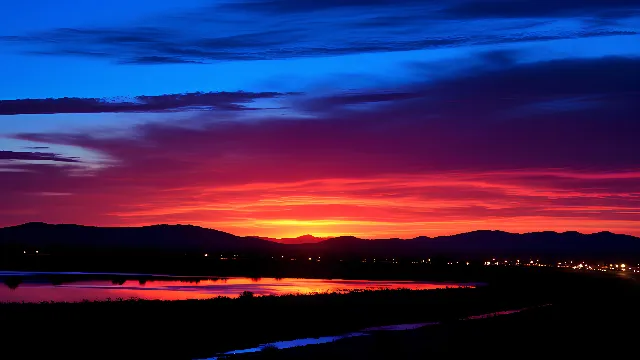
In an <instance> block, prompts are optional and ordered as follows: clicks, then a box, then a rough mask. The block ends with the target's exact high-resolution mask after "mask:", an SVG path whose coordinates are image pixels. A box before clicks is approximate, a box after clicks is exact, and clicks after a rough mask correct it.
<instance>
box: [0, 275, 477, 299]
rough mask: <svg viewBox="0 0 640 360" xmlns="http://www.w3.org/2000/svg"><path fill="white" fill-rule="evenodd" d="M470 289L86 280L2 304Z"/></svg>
mask: <svg viewBox="0 0 640 360" xmlns="http://www.w3.org/2000/svg"><path fill="white" fill-rule="evenodd" d="M460 286H467V285H465V284H454V283H427V282H413V281H369V280H323V279H294V278H285V279H274V278H260V279H256V278H253V279H252V278H228V279H203V280H199V281H184V280H182V281H181V280H179V279H176V280H158V281H155V280H153V281H146V282H144V281H142V282H141V281H138V280H127V281H125V282H124V283H122V284H114V283H112V282H110V281H107V280H86V281H78V282H72V283H66V284H62V285H52V284H48V283H42V282H29V281H25V282H24V283H23V284H20V285H19V286H18V287H17V288H16V289H10V288H9V287H7V286H3V285H0V301H8V302H20V301H25V302H39V301H58V302H59V301H67V302H78V301H83V300H106V299H112V300H116V299H119V298H121V299H130V298H139V299H149V300H186V299H208V298H214V297H218V296H227V297H238V296H239V295H240V294H241V293H242V292H243V291H251V292H253V293H254V294H256V295H282V294H309V293H323V292H343V291H350V290H357V289H401V288H406V289H412V290H429V289H439V288H446V287H460Z"/></svg>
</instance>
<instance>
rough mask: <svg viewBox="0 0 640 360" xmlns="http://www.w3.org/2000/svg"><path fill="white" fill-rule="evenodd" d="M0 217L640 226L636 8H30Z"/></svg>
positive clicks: (6, 115)
mask: <svg viewBox="0 0 640 360" xmlns="http://www.w3.org/2000/svg"><path fill="white" fill-rule="evenodd" d="M0 81H1V83H0V203H1V204H2V206H0V226H10V225H16V224H21V223H25V222H31V221H42V222H49V223H76V224H84V225H96V226H141V225H151V224H194V225H199V226H203V227H209V228H215V229H219V230H223V231H227V232H231V233H234V234H237V235H259V236H265V237H276V238H277V237H295V236H299V235H303V234H313V235H315V236H336V235H344V234H346V235H356V236H361V237H365V238H385V237H399V238H412V237H415V236H419V235H426V236H437V235H447V234H456V233H461V232H466V231H472V230H478V229H494V230H504V231H511V232H531V231H542V230H553V231H580V232H585V233H593V232H599V231H612V232H617V233H625V234H631V235H637V236H640V141H639V135H640V120H639V119H640V116H639V113H640V111H639V110H640V102H639V101H638V99H640V97H639V95H640V4H638V3H637V2H632V1H627V0H555V1H536V0H518V1H507V0H434V1H428V2H427V1H420V0H393V1H386V0H218V1H205V0H182V1H180V2H175V1H157V0H154V1H151V0H136V1H130V0H128V1H125V0H112V1H109V2H105V1H98V0H85V1H82V2H77V1H72V0H66V1H55V0H32V1H28V2H27V1H23V2H17V1H13V2H9V3H8V4H5V5H3V11H2V12H0Z"/></svg>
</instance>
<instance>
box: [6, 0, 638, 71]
mask: <svg viewBox="0 0 640 360" xmlns="http://www.w3.org/2000/svg"><path fill="white" fill-rule="evenodd" d="M637 10H638V7H637V6H633V5H630V4H629V2H626V1H618V0H615V1H597V0H590V1H586V2H585V1H574V0H560V1H545V2H540V1H529V0H527V1H517V2H510V1H498V0H494V1H465V0H440V1H435V2H425V1H416V0H405V1H382V0H366V1H356V0H349V1H335V0H321V1H308V0H304V1H302V0H300V1H293V0H265V1H259V0H258V1H235V2H231V3H223V4H220V5H217V6H209V7H204V8H202V9H201V10H200V11H194V12H188V13H182V14H177V15H174V14H172V15H170V16H169V15H167V16H164V17H160V18H158V19H155V20H151V21H149V20H146V21H145V23H144V25H142V24H136V23H133V24H131V25H130V26H120V27H109V26H105V27H97V26H96V27H86V28H60V29H52V30H49V31H43V32H39V33H33V34H6V35H5V36H2V37H0V41H2V42H3V43H4V44H5V45H7V44H14V45H17V46H18V50H19V51H26V52H31V53H37V54H48V55H59V56H81V57H91V58H103V59H111V60H114V61H116V62H119V63H126V64H141V65H149V64H198V63H212V62H215V61H231V60H270V59H288V58H299V57H322V56H337V55H348V54H361V53H371V52H391V51H408V50H420V49H434V48H443V47H461V46H474V45H497V44H504V43H516V42H531V41H549V40H558V39H575V38H588V37H596V36H624V35H629V36H632V35H637V28H634V27H630V26H628V25H624V24H622V23H620V22H618V21H617V19H618V18H624V17H630V16H634V14H636V15H637ZM274 14H277V16H274ZM616 14H618V15H617V16H616ZM578 15H579V17H577V18H575V16H578ZM604 16H606V17H607V22H603V21H601V20H602V18H603V17H604ZM570 17H574V18H570ZM540 19H544V21H541V20H540ZM595 21H599V22H598V26H592V25H593V24H594V23H595ZM187 29H188V30H187ZM265 29H269V30H265Z"/></svg>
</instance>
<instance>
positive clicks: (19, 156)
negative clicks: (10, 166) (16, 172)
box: [0, 151, 79, 163]
mask: <svg viewBox="0 0 640 360" xmlns="http://www.w3.org/2000/svg"><path fill="white" fill-rule="evenodd" d="M0 160H30V161H33V160H39V161H43V160H46V161H56V162H67V163H75V162H79V160H78V159H75V158H69V157H64V156H61V155H60V154H54V153H44V152H26V151H0Z"/></svg>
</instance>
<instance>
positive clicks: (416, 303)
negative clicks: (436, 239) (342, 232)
mask: <svg viewBox="0 0 640 360" xmlns="http://www.w3.org/2000/svg"><path fill="white" fill-rule="evenodd" d="M512 270H516V269H507V268H505V269H504V270H503V272H502V273H495V274H494V275H493V278H492V279H491V280H490V281H489V283H490V284H489V285H488V286H483V287H479V288H476V289H471V288H467V289H446V290H429V291H409V290H400V291H362V292H353V293H349V294H343V295H338V294H319V295H312V296H279V297H275V296H273V297H255V296H253V295H252V294H244V295H243V296H242V297H240V298H238V299H228V298H218V299H212V300H194V301H171V302H168V301H111V302H85V303H75V304H71V303H43V304H0V323H1V324H2V327H3V343H4V344H5V350H4V355H5V356H6V358H37V357H45V356H46V357H55V358H58V357H60V358H67V359H70V358H92V359H95V358H121V359H122V358H131V359H134V358H135V359H140V358H149V359H151V358H157V359H192V358H202V357H208V356H212V355H214V354H215V353H218V352H224V351H228V350H233V349H241V348H246V347H253V346H257V345H258V344H262V343H267V342H272V341H277V340H287V339H296V338H302V337H312V336H326V335H338V334H341V333H345V332H350V331H356V330H359V329H362V328H365V327H369V326H379V325H389V324H399V323H414V322H425V321H438V320H440V321H446V322H447V323H448V324H450V325H446V329H449V326H451V330H446V331H445V332H443V333H442V334H440V335H438V336H439V337H440V338H442V339H444V340H442V341H441V343H442V344H444V345H442V347H440V348H433V349H431V348H430V350H429V351H435V352H436V353H438V352H440V353H447V351H457V352H460V351H462V350H460V349H462V348H463V347H462V346H461V345H464V344H465V343H464V341H466V340H464V337H462V336H467V337H471V338H472V336H470V334H471V333H472V332H474V331H475V332H476V335H477V336H478V339H484V340H486V341H489V340H490V341H492V343H491V345H487V344H484V345H482V344H481V343H479V342H478V343H477V344H475V345H473V346H472V347H470V348H469V351H470V353H471V349H476V348H478V349H481V350H482V346H485V348H484V349H485V350H486V349H488V348H492V349H494V350H495V351H501V350H500V347H501V346H507V345H508V344H507V345H505V344H504V341H503V338H499V337H496V338H493V337H490V336H489V335H487V334H501V333H500V332H499V329H497V328H494V327H492V326H493V325H491V326H490V327H488V328H486V329H485V328H482V327H480V328H478V329H475V330H474V328H472V327H473V326H479V325H473V324H471V323H469V325H463V327H458V326H459V324H457V321H455V319H458V318H461V317H465V316H468V315H472V314H481V313H486V312H491V311H497V310H504V309H513V308H520V307H527V306H532V305H539V304H546V303H553V304H554V305H553V306H552V308H553V309H560V310H553V311H554V313H552V314H551V315H549V314H547V315H539V316H537V315H536V316H533V317H530V318H527V317H524V318H523V319H524V320H523V321H522V322H519V323H518V324H517V326H516V325H510V326H508V327H507V329H506V330H501V331H503V333H504V334H503V335H500V336H505V338H504V339H511V338H513V337H514V336H515V335H514V334H516V333H519V332H521V331H526V332H528V333H536V331H534V330H532V329H531V328H535V329H538V330H537V331H541V332H545V331H546V332H549V331H551V332H554V331H559V330H556V329H555V328H554V327H556V326H560V325H561V326H562V327H563V328H565V329H566V331H567V334H578V333H585V332H587V330H591V328H592V327H587V328H584V327H583V325H584V324H583V323H579V322H575V323H574V322H567V323H563V324H560V325H559V324H557V323H555V322H553V321H555V319H556V317H557V316H560V315H558V314H563V313H564V312H565V311H567V314H569V315H568V316H569V318H568V319H569V320H571V321H578V319H577V317H578V316H577V315H576V314H580V313H581V311H585V313H584V314H582V315H584V316H590V314H591V313H593V312H596V313H597V314H600V315H602V314H608V313H609V314H611V316H610V321H611V322H612V324H613V325H611V324H610V326H609V327H613V329H617V328H618V327H620V326H621V325H624V324H626V325H629V324H633V323H634V321H635V320H637V314H638V312H637V309H635V308H631V307H629V306H628V305H629V304H635V303H634V301H637V300H638V299H639V298H638V291H637V286H634V285H632V284H633V280H630V278H626V277H623V276H620V275H610V274H604V273H598V274H593V273H579V272H567V271H558V270H554V269H533V268H531V269H521V270H519V271H518V272H513V271H512ZM625 275H628V274H625ZM579 309H583V310H579ZM557 311H560V312H559V313H556V312H557ZM634 311H635V312H634ZM572 314H573V315H572ZM514 316H515V315H514ZM527 316H529V315H527ZM600 318H601V319H604V318H603V317H602V316H601V317H600ZM606 318H609V317H608V316H607V317H606ZM539 319H541V320H544V321H547V322H540V321H539ZM496 321H498V320H497V319H496ZM481 323H483V320H478V321H477V324H481ZM594 324H597V326H600V325H602V323H594ZM443 326H445V325H443ZM464 326H470V328H465V327H464ZM514 326H516V327H514ZM576 326H577V327H576ZM635 326H637V325H635ZM593 330H600V329H598V328H593ZM422 331H427V332H428V331H431V330H419V331H416V332H411V334H413V335H411V336H416V337H417V338H414V340H407V339H405V338H403V337H402V336H404V335H402V336H401V335H399V334H397V335H398V336H401V337H399V338H397V339H396V338H389V339H386V338H385V339H382V340H381V341H380V342H378V341H376V343H380V346H381V347H383V348H384V349H383V348H380V351H377V352H376V353H380V354H382V353H383V350H384V351H386V352H385V354H387V355H388V356H390V357H387V358H400V357H398V356H395V355H393V356H392V354H391V352H392V351H396V352H397V351H401V350H400V349H398V347H397V346H400V345H402V344H404V342H405V341H408V342H409V343H415V342H416V341H417V339H420V338H422V336H425V338H422V339H423V340H424V341H417V342H418V343H424V342H425V341H426V340H425V339H430V338H429V336H431V335H429V334H425V335H420V334H422ZM434 331H435V330H434ZM509 331H510V332H511V333H509ZM571 331H574V332H576V333H571ZM458 333H459V334H461V335H457V334H458ZM407 334H409V333H407ZM465 334H466V335H465ZM380 336H386V335H380ZM389 336H392V337H393V336H396V335H394V334H391V335H389ZM457 336H460V338H456V337H457ZM495 336H498V335H495ZM507 336H510V337H507ZM526 340H527V339H526V338H523V339H522V341H526ZM345 341H355V342H358V343H354V345H353V349H359V350H357V353H359V354H362V355H363V356H357V357H355V358H367V356H364V355H367V354H369V355H372V354H373V352H374V350H372V349H369V347H368V346H369V345H370V344H369V345H367V343H366V341H371V339H364V338H363V339H352V340H345ZM359 341H365V343H359ZM510 341H514V340H510ZM555 341H556V343H557V342H558V340H555ZM607 341H609V340H607ZM427 343H431V341H427ZM342 344H344V343H342V342H336V343H335V344H332V345H327V346H328V347H326V348H321V345H319V347H318V349H319V350H318V351H325V350H320V349H329V350H326V351H329V352H331V351H333V350H330V348H332V347H336V346H337V347H340V346H343V345H342ZM385 344H386V345H385ZM446 344H449V345H448V346H450V347H447V345H446ZM456 344H457V345H456ZM345 346H346V345H345ZM416 346H417V347H416ZM523 346H529V347H531V348H540V347H544V348H547V349H548V350H547V351H552V350H551V348H549V347H547V346H546V345H545V344H540V343H537V342H527V343H523ZM347 347H349V346H347ZM374 349H375V348H374ZM407 349H408V350H407V351H409V352H410V353H413V354H414V355H415V354H418V353H419V354H422V352H424V351H426V350H424V348H422V347H421V346H418V345H415V344H414V347H413V348H407ZM291 351H306V349H301V350H291ZM341 351H342V350H341ZM353 351H356V350H353ZM402 351H404V350H402ZM413 351H418V353H416V352H413ZM486 351H488V350H486ZM314 352H315V350H314ZM268 353H277V354H278V356H290V355H285V353H286V351H282V350H273V349H271V350H270V351H268V352H265V354H263V355H264V356H267V355H268ZM320 353H321V352H318V354H320ZM12 354H13V355H12ZM291 354H294V353H291ZM326 354H328V353H325V355H326ZM18 355H19V356H18ZM352 355H354V354H353V353H352ZM272 356H273V355H272ZM314 356H315V355H314ZM318 356H319V355H318ZM354 356H355V355H354ZM372 356H373V355H372ZM331 357H337V355H335V356H334V355H331ZM278 358H279V357H278ZM283 358H313V357H311V356H310V355H309V356H307V355H304V356H294V355H291V357H283ZM316 358H322V357H316ZM324 358H330V357H329V356H326V357H324ZM343 358H344V357H343ZM350 358H354V357H353V356H352V357H350ZM372 358H373V357H372ZM405 358H415V357H411V356H408V357H406V356H405Z"/></svg>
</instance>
